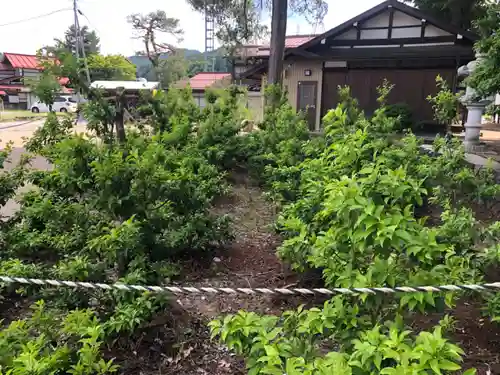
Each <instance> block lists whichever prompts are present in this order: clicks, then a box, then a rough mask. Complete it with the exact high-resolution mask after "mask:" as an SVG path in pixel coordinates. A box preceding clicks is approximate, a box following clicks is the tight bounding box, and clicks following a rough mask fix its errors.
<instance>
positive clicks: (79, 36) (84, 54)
mask: <svg viewBox="0 0 500 375" xmlns="http://www.w3.org/2000/svg"><path fill="white" fill-rule="evenodd" d="M75 1H76V0H75ZM78 13H81V12H80V11H79V10H78ZM76 22H77V27H78V28H77V30H78V40H79V41H80V40H81V47H82V57H83V66H84V68H85V75H86V76H87V84H88V85H89V87H90V84H91V83H92V82H91V81H90V72H89V66H88V64H87V55H86V52H85V45H84V43H83V36H82V34H81V30H80V21H79V20H78V16H77V18H76ZM78 45H80V43H77V46H78Z"/></svg>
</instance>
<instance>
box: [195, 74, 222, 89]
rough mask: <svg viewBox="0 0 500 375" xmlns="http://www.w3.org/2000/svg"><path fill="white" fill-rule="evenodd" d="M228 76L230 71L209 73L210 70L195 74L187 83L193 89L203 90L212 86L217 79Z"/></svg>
mask: <svg viewBox="0 0 500 375" xmlns="http://www.w3.org/2000/svg"><path fill="white" fill-rule="evenodd" d="M230 76H231V73H211V72H203V73H198V74H197V75H195V76H194V77H192V78H190V79H189V85H190V86H191V88H192V89H193V90H203V89H205V88H208V87H210V86H212V85H213V84H214V83H216V82H217V81H220V80H222V79H224V78H227V77H230Z"/></svg>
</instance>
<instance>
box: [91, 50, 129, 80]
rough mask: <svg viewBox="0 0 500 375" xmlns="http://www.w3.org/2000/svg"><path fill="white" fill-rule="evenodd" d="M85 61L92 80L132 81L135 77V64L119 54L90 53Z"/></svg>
mask: <svg viewBox="0 0 500 375" xmlns="http://www.w3.org/2000/svg"><path fill="white" fill-rule="evenodd" d="M87 63H88V67H89V71H90V77H91V78H92V81H99V80H101V81H102V80H104V81H113V80H114V81H133V80H135V78H136V68H135V65H134V64H132V63H131V62H130V61H129V60H127V58H126V57H124V56H121V55H107V56H103V55H97V54H96V55H90V56H89V57H88V61H87Z"/></svg>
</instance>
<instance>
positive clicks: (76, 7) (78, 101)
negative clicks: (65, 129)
mask: <svg viewBox="0 0 500 375" xmlns="http://www.w3.org/2000/svg"><path fill="white" fill-rule="evenodd" d="M76 1H77V0H73V16H74V23H73V25H74V29H75V30H74V31H75V58H76V66H77V72H78V73H79V71H78V63H79V60H80V53H79V52H78V43H79V39H80V38H79V36H80V32H79V31H80V30H79V27H78V5H77V3H76ZM78 75H80V74H78ZM76 101H77V105H80V102H81V101H82V100H81V96H80V89H79V88H78V87H76ZM76 121H77V122H78V116H77V119H76Z"/></svg>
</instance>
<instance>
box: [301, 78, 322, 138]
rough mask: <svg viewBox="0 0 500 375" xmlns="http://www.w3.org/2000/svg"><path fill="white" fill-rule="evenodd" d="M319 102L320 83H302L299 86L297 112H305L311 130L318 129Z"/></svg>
mask: <svg viewBox="0 0 500 375" xmlns="http://www.w3.org/2000/svg"><path fill="white" fill-rule="evenodd" d="M317 102H318V82H316V81H300V82H299V83H298V84H297V110H299V111H302V112H304V114H305V116H306V120H307V122H308V123H309V129H310V130H315V129H316V110H317V108H316V103H317Z"/></svg>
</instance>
